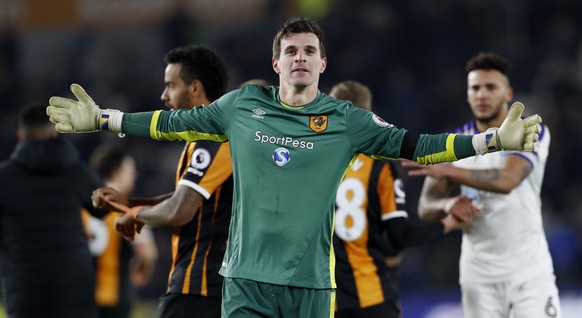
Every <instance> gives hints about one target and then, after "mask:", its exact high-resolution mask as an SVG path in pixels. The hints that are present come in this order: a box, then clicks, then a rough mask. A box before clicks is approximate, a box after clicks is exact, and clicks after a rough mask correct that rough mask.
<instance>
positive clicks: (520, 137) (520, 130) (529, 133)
mask: <svg viewBox="0 0 582 318" xmlns="http://www.w3.org/2000/svg"><path fill="white" fill-rule="evenodd" d="M524 109H525V106H523V104H522V103H520V102H515V103H513V105H511V108H509V112H508V113H507V117H506V118H505V120H504V121H503V123H501V127H499V128H489V129H487V131H485V132H484V133H480V134H477V135H475V136H473V147H474V148H475V151H476V152H477V154H484V153H487V152H494V151H498V150H517V151H533V150H534V147H535V144H536V142H537V141H538V138H539V134H540V132H541V131H542V126H541V122H542V118H541V117H540V116H539V115H537V114H536V115H531V116H529V117H527V118H525V119H521V114H523V110H524Z"/></svg>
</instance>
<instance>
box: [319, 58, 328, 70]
mask: <svg viewBox="0 0 582 318" xmlns="http://www.w3.org/2000/svg"><path fill="white" fill-rule="evenodd" d="M326 68H327V57H324V58H323V59H321V68H320V69H319V74H323V72H324V71H325V69H326Z"/></svg>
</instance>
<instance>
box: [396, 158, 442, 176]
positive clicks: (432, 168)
mask: <svg viewBox="0 0 582 318" xmlns="http://www.w3.org/2000/svg"><path fill="white" fill-rule="evenodd" d="M400 163H401V164H402V167H404V168H410V170H408V172H407V173H408V175H409V176H411V177H421V176H430V177H433V178H436V179H440V178H444V177H446V176H447V173H446V172H447V169H450V167H451V165H450V164H447V163H440V164H436V165H429V166H427V165H421V164H419V163H416V162H414V161H412V160H408V159H400Z"/></svg>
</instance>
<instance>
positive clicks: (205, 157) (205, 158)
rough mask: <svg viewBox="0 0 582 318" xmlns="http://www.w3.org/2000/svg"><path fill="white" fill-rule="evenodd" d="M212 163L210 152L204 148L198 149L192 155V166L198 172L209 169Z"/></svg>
mask: <svg viewBox="0 0 582 318" xmlns="http://www.w3.org/2000/svg"><path fill="white" fill-rule="evenodd" d="M210 161H212V156H211V155H210V152H209V151H208V150H206V149H204V148H197V149H196V150H194V153H193V154H192V160H190V165H191V166H192V167H193V168H196V169H198V170H204V169H206V168H208V166H209V165H210Z"/></svg>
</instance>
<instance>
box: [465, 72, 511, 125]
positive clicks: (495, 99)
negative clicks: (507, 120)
mask: <svg viewBox="0 0 582 318" xmlns="http://www.w3.org/2000/svg"><path fill="white" fill-rule="evenodd" d="M512 97H513V91H512V89H511V87H510V86H509V82H508V80H507V77H505V75H503V74H502V73H501V72H499V71H497V70H474V71H471V72H470V73H469V75H468V76H467V101H468V102H469V105H471V110H472V111H473V115H474V116H475V119H477V120H478V121H484V122H489V121H491V120H494V119H497V118H499V117H501V118H504V117H505V114H506V113H507V103H508V102H509V101H510V100H511V98H512Z"/></svg>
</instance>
